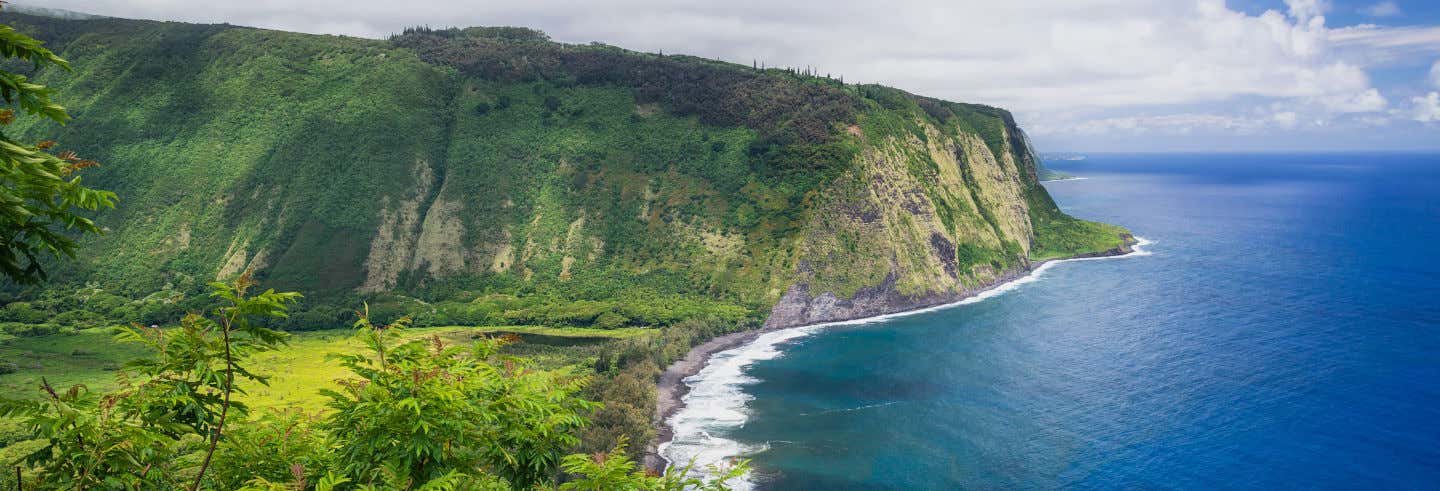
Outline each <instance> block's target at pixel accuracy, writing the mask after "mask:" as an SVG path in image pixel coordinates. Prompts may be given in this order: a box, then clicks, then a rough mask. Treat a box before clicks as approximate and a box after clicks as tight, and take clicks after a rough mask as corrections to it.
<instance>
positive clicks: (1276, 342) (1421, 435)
mask: <svg viewBox="0 0 1440 491" xmlns="http://www.w3.org/2000/svg"><path fill="white" fill-rule="evenodd" d="M1053 167H1055V168H1057V169H1058V170H1062V171H1066V172H1070V173H1072V174H1076V175H1081V176H1085V177H1088V178H1089V179H1088V180H1081V181H1068V182H1055V183H1049V184H1048V187H1049V189H1050V192H1051V194H1053V195H1054V196H1055V198H1056V200H1057V201H1058V202H1059V203H1060V204H1061V206H1062V207H1063V208H1064V209H1065V210H1066V211H1068V212H1069V213H1071V214H1073V215H1076V216H1079V217H1083V218H1089V219H1095V220H1101V221H1106V222H1110V223H1115V224H1121V225H1124V226H1126V227H1129V228H1130V229H1132V230H1133V231H1134V232H1135V233H1136V234H1137V235H1139V236H1142V237H1145V238H1147V239H1150V240H1152V241H1154V244H1153V245H1150V246H1149V247H1148V249H1149V250H1151V251H1153V254H1152V255H1150V256H1145V257H1134V258H1127V259H1117V260H1104V261H1088V262H1070V263H1062V264H1059V265H1057V266H1055V267H1053V268H1051V269H1049V270H1048V271H1047V272H1045V274H1044V275H1043V276H1042V277H1041V279H1040V280H1039V281H1035V282H1033V283H1029V284H1026V285H1023V286H1020V287H1018V288H1016V289H1015V290H1014V291H1011V292H1008V293H1006V294H1003V295H1000V296H998V297H995V298H992V299H989V300H986V301H983V302H980V303H976V304H973V305H966V306H961V307H956V308H952V309H949V310H944V311H939V312H932V313H927V314H919V315H915V316H911V317H904V318H898V319H894V320H891V321H888V322H884V323H879V324H871V325H864V326H840V327H833V328H830V329H828V330H825V331H824V332H822V333H819V334H815V335H813V336H808V337H802V338H799V339H795V340H791V341H787V342H785V343H782V344H781V345H780V347H781V350H782V351H783V352H784V355H783V356H781V357H778V358H775V359H771V360H763V361H759V362H756V363H755V364H754V365H752V366H751V367H750V368H749V371H748V374H749V375H750V376H751V377H753V378H755V379H758V380H759V382H757V383H755V384H753V385H750V386H748V387H747V388H746V389H745V390H746V392H747V393H748V394H750V395H753V396H754V398H755V399H754V400H753V401H751V402H750V403H749V406H748V415H749V419H748V421H747V422H746V423H745V424H744V426H743V427H742V428H740V429H738V430H734V431H732V432H730V433H729V434H728V435H726V437H727V438H732V439H735V440H737V441H739V442H740V443H742V444H746V445H747V446H755V447H768V449H766V450H763V451H759V452H758V453H755V454H753V455H751V457H752V458H753V459H754V461H755V464H756V465H757V467H758V471H757V476H756V480H757V481H758V484H759V486H760V487H761V488H763V489H953V488H978V489H1047V488H1059V487H1067V488H1068V487H1077V488H1107V489H1108V488H1135V489H1170V488H1175V489H1209V488H1359V487H1371V488H1382V489H1387V488H1428V489H1437V488H1440V156H1434V155H1406V154H1386V155H1372V154H1319V155H1213V154H1212V155H1098V156H1091V157H1090V159H1089V160H1086V161H1083V162H1061V163H1055V164H1054V165H1053Z"/></svg>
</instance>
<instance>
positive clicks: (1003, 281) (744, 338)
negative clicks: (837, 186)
mask: <svg viewBox="0 0 1440 491" xmlns="http://www.w3.org/2000/svg"><path fill="white" fill-rule="evenodd" d="M1148 243H1149V242H1148V241H1146V240H1144V239H1139V238H1135V237H1128V238H1126V240H1125V243H1124V244H1123V245H1121V246H1120V247H1116V248H1114V249H1110V250H1108V251H1103V252H1092V253H1084V254H1077V255H1074V256H1070V257H1063V258H1051V259H1044V260H1040V261H1036V262H1033V263H1030V265H1029V266H1028V267H1027V268H1026V269H1025V270H1023V271H1022V272H1020V273H1019V274H1007V275H1002V276H1001V277H999V278H997V280H998V281H996V282H994V283H992V284H990V285H987V286H985V287H984V288H979V289H976V290H972V291H969V292H966V293H964V294H961V295H959V296H956V297H947V298H946V299H945V300H944V301H940V302H931V303H917V304H915V305H911V306H907V308H905V309H901V310H896V311H894V312H888V313H883V314H880V315H870V316H861V317H855V318H851V319H837V320H833V321H826V322H817V323H810V324H804V325H798V326H768V327H762V328H760V329H754V330H750V331H743V332H736V333H730V334H726V335H723V336H719V337H716V338H713V339H710V340H708V341H705V342H703V343H700V344H698V345H696V346H695V347H694V348H691V349H690V351H689V352H687V353H686V354H685V357H684V358H681V359H680V360H679V361H676V362H675V363H672V364H670V366H668V367H665V370H664V371H663V372H661V373H660V378H659V380H658V381H656V383H655V399H656V400H655V415H654V416H653V422H654V424H655V438H654V439H653V440H651V441H650V443H649V444H648V445H646V447H645V457H644V460H643V464H644V466H645V468H646V469H649V470H652V471H655V472H664V470H665V468H666V467H667V466H669V465H670V462H669V461H668V460H667V459H665V457H664V456H662V455H660V446H661V445H664V444H665V443H667V442H669V441H670V440H671V439H672V438H673V437H674V434H675V430H674V428H672V427H671V425H670V423H669V420H670V418H671V417H672V416H674V415H675V413H677V412H679V411H680V410H681V409H684V408H685V401H684V398H685V395H686V394H687V393H689V392H690V386H689V385H687V384H686V383H685V379H686V378H689V377H691V376H693V375H695V374H697V373H699V372H700V370H702V369H704V368H705V366H706V365H707V364H708V363H709V362H710V358H711V357H712V356H714V355H715V354H717V353H720V352H723V351H727V350H731V349H735V348H739V347H741V346H744V345H746V344H749V343H751V342H753V341H755V339H756V338H759V337H760V336H761V335H763V334H767V333H771V332H775V331H781V330H786V329H799V328H805V327H812V326H817V325H826V324H837V323H849V322H856V321H862V320H865V319H874V318H878V317H886V316H894V315H905V314H914V313H920V312H922V311H927V310H932V309H942V308H946V307H951V306H956V305H959V304H962V303H965V302H966V301H968V300H970V299H972V298H975V297H977V296H980V295H982V294H984V293H986V292H990V291H992V290H995V289H996V288H1000V287H1003V286H1005V285H1008V284H1010V283H1013V282H1015V281H1017V280H1020V279H1023V278H1027V277H1030V276H1031V275H1033V274H1035V273H1036V272H1039V271H1041V270H1043V269H1045V266H1046V265H1047V264H1052V263H1057V262H1062V261H1072V260H1081V259H1106V258H1115V257H1123V256H1127V255H1131V254H1135V253H1137V252H1143V251H1141V250H1140V249H1137V248H1135V247H1138V246H1143V245H1146V244H1148Z"/></svg>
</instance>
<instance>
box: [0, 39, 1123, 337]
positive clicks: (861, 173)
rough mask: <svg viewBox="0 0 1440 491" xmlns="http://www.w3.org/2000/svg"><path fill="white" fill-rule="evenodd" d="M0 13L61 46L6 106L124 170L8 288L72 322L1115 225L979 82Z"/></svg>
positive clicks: (1052, 241) (532, 309) (916, 278)
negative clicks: (34, 90)
mask: <svg viewBox="0 0 1440 491" xmlns="http://www.w3.org/2000/svg"><path fill="white" fill-rule="evenodd" d="M0 22H4V23H8V24H12V25H14V26H16V28H17V29H19V30H20V31H21V32H25V33H28V34H30V35H32V36H35V37H37V38H40V39H45V40H47V43H48V44H47V46H49V47H50V48H51V49H53V50H55V51H56V52H57V53H58V54H60V55H61V56H63V57H65V58H66V59H67V60H69V61H70V62H71V64H72V67H73V71H70V72H66V71H63V70H53V69H51V70H45V71H42V72H41V73H37V74H35V78H36V79H37V80H38V81H39V82H41V83H44V84H47V85H49V86H51V87H53V88H55V89H56V91H57V92H58V93H59V94H61V98H60V102H61V103H62V104H64V105H65V106H66V107H67V108H68V109H69V110H70V112H71V114H72V115H73V116H74V117H75V119H74V121H73V122H72V123H71V124H69V125H67V126H64V127H57V126H54V125H44V124H33V125H32V126H28V127H27V126H22V123H17V124H16V126H17V127H15V128H12V131H16V132H17V134H18V135H22V136H24V137H25V138H30V139H39V138H46V139H54V140H58V141H59V142H60V143H61V145H62V146H63V147H64V148H66V149H72V150H75V151H77V152H78V153H80V154H81V155H84V156H86V157H87V158H92V159H95V160H98V161H100V162H102V163H103V164H104V165H103V166H102V167H101V168H99V169H94V172H93V173H92V174H87V178H86V179H87V182H89V183H91V184H92V185H95V186H97V187H100V188H103V189H108V190H111V191H114V192H116V193H117V194H118V195H119V196H120V197H121V202H120V206H118V207H117V208H116V209H115V210H111V211H106V212H105V214H103V215H102V216H100V217H98V220H97V221H98V222H99V223H101V224H102V225H104V226H106V227H108V228H109V230H110V233H108V234H106V235H103V236H100V237H90V238H85V239H84V243H83V247H82V250H81V251H82V252H81V254H80V255H79V256H80V260H78V261H74V262H65V263H61V264H57V265H56V268H58V269H56V270H55V273H54V275H53V278H54V280H53V281H52V283H51V285H50V286H49V287H47V288H46V289H43V290H22V289H19V288H10V291H11V294H12V296H13V297H15V298H16V299H19V300H28V301H31V303H30V304H29V305H30V308H37V309H40V310H43V311H45V312H48V313H50V314H56V315H58V314H62V313H64V312H67V311H70V310H84V311H86V312H89V313H88V314H84V315H81V314H76V315H73V316H72V317H84V319H78V320H74V321H73V322H72V321H55V322H60V323H61V324H64V323H65V322H72V323H74V324H76V326H75V327H85V323H87V322H88V323H91V324H94V323H101V324H103V323H105V322H114V321H138V322H144V323H147V324H148V323H161V322H165V321H171V320H174V319H175V318H177V317H178V316H179V315H180V313H181V312H184V311H186V310H194V309H195V308H197V306H199V305H203V303H204V302H206V301H207V300H206V299H205V297H204V296H203V295H202V291H203V285H204V284H205V283H206V282H209V281H213V280H216V279H224V278H228V277H233V276H234V275H236V274H238V273H240V272H242V271H244V270H247V269H248V270H252V271H254V272H255V276H256V278H257V279H258V280H259V281H260V282H261V283H263V284H265V285H266V286H267V287H274V288H276V289H279V290H298V291H301V292H304V293H305V294H306V296H307V299H306V301H305V304H304V305H303V306H302V307H301V308H300V312H299V313H297V314H296V315H295V316H294V317H293V318H292V320H291V321H290V325H289V326H288V327H294V328H316V327H332V326H335V327H338V326H341V325H345V324H347V323H348V322H349V312H350V310H351V309H353V308H354V306H355V305H357V304H358V303H359V301H360V300H362V299H366V300H370V301H371V302H372V303H373V304H374V305H375V306H376V308H377V309H378V311H379V312H381V313H382V317H383V316H384V315H387V313H388V315H399V314H401V313H413V314H417V322H418V323H420V324H421V325H452V324H470V325H501V324H542V325H569V326H580V327H587V326H591V327H607V328H613V327H621V326H626V325H631V326H648V325H665V324H669V323H673V322H675V321H678V320H680V319H683V318H689V317H696V316H701V315H704V316H719V317H721V318H727V319H735V320H739V319H745V318H751V319H764V318H765V317H766V316H767V313H768V312H769V310H770V308H771V306H772V305H774V304H775V303H776V302H777V301H778V300H780V299H781V298H782V296H784V295H786V294H787V292H789V291H792V290H794V289H795V288H796V287H797V285H803V286H804V288H805V291H807V292H808V293H809V295H811V296H818V295H821V294H822V293H830V294H832V295H833V296H836V297H839V298H849V297H852V296H855V295H856V294H857V293H858V292H861V291H863V290H866V289H876V288H879V289H882V290H886V291H887V292H891V293H894V294H898V295H901V296H902V297H904V298H912V297H913V298H921V297H926V296H930V297H934V296H936V295H940V296H944V295H955V294H961V293H963V292H966V291H970V290H973V289H975V288H978V287H980V286H984V285H988V284H990V283H991V282H993V281H995V280H997V279H998V278H1001V277H1003V276H1005V275H1006V274H1010V273H1013V272H1014V271H1017V270H1021V269H1023V268H1025V267H1026V266H1027V265H1028V264H1029V262H1030V261H1031V260H1033V259H1041V258H1051V257H1061V256H1068V255H1073V254H1078V253H1093V252H1099V251H1104V250H1107V249H1112V248H1116V247H1121V246H1122V238H1121V236H1122V234H1123V233H1124V231H1123V230H1121V229H1119V228H1115V227H1110V226H1105V225H1100V224H1094V223H1091V222H1084V221H1079V220H1075V219H1072V218H1070V217H1068V216H1066V215H1064V214H1062V213H1060V211H1059V210H1058V209H1057V208H1056V207H1055V204H1054V203H1053V201H1051V199H1050V197H1049V196H1048V194H1046V192H1045V190H1044V188H1042V187H1041V186H1040V185H1039V184H1038V183H1037V181H1036V158H1035V157H1034V155H1033V154H1032V153H1031V151H1030V150H1029V148H1028V144H1027V143H1026V142H1025V139H1024V136H1023V133H1021V132H1020V130H1019V128H1018V127H1017V126H1016V125H1015V123H1014V121H1013V119H1012V118H1011V117H1010V115H1009V114H1008V113H1007V112H1005V111H1003V110H1000V109H995V108H991V107H986V106H977V105H967V104H956V103H950V102H945V101H938V100H933V99H928V98H923V97H917V96H913V95H910V94H906V93H904V92H901V91H898V90H894V89H889V88H885V87H880V86H855V85H846V84H843V83H841V82H839V81H837V80H833V79H829V78H824V77H815V76H810V75H806V74H800V73H794V72H792V71H787V70H778V69H769V70H757V69H755V68H753V67H748V66H741V65H735V64H729V63H722V62H717V61H712V60H705V59H699V58H693V57H686V56H671V55H665V56H662V55H657V54H648V53H637V52H632V51H626V50H623V49H619V48H615V47H610V46H605V45H600V44H590V45H570V44H561V43H556V42H552V41H550V40H548V39H547V38H546V37H545V35H544V34H542V33H539V32H537V31H533V30H528V29H521V28H469V29H451V30H435V31H432V30H425V29H421V30H414V31H409V32H406V33H404V34H401V35H398V36H395V37H393V38H391V39H389V40H367V39H357V38H348V37H335V36H317V35H306V34H295V33H286V32H277V31H269V30H261V29H252V28H244V27H235V26H229V25H195V24H183V23H168V22H163V23H162V22H151V21H132V20H122V19H90V20H60V19H52V18H43V17H34V16H27V15H18V14H7V15H3V16H0ZM22 68H23V67H22ZM32 123H33V122H32ZM96 298H98V299H101V300H103V302H100V303H102V304H104V305H106V307H104V308H97V307H96V305H90V304H88V302H91V301H92V299H96ZM82 307H83V308H82ZM9 310H10V309H7V311H6V312H5V313H4V316H7V318H5V319H4V320H7V321H24V319H21V318H19V314H14V313H12V312H9ZM834 315H844V314H843V313H842V314H834ZM97 317H98V319H96V318H97ZM62 327H63V326H62Z"/></svg>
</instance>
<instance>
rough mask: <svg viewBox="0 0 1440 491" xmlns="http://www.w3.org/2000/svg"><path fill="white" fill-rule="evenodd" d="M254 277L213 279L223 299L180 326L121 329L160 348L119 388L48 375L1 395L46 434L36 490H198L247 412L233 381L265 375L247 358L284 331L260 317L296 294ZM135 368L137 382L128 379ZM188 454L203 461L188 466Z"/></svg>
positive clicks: (3, 404)
mask: <svg viewBox="0 0 1440 491" xmlns="http://www.w3.org/2000/svg"><path fill="white" fill-rule="evenodd" d="M252 286H253V284H252V283H251V282H250V279H249V275H248V274H245V275H241V276H240V278H239V279H237V280H235V282H234V283H232V284H225V283H213V284H211V287H212V288H213V289H214V291H213V293H211V295H212V296H214V297H216V298H218V299H220V300H221V301H222V302H223V304H224V305H223V306H222V307H219V308H217V309H215V311H214V312H213V313H212V317H204V316H200V315H197V314H191V315H188V316H186V317H185V319H184V320H183V321H182V323H181V325H180V327H179V328H168V329H160V328H145V327H140V326H136V327H133V328H123V329H121V330H120V332H119V334H117V336H116V338H117V339H118V340H120V341H126V342H135V343H140V344H144V345H145V346H148V347H149V348H150V349H151V350H152V352H153V353H154V355H152V356H149V357H145V358H140V359H137V360H134V361H131V362H129V363H127V364H126V372H125V373H124V374H123V375H122V377H121V381H122V383H123V385H122V388H121V390H119V391H118V392H115V393H111V394H106V395H104V396H103V397H96V396H95V395H93V394H92V393H90V391H88V390H87V389H86V388H85V387H84V386H82V385H76V386H73V387H70V388H69V389H68V390H65V391H63V392H62V391H57V390H55V388H53V387H51V386H50V384H49V382H44V383H42V385H41V389H42V391H43V394H42V396H41V399H40V400H38V401H30V400H7V399H0V417H18V418H21V419H22V420H24V422H25V424H26V426H27V427H28V428H29V429H30V431H31V434H32V436H33V438H34V439H36V440H42V441H44V442H46V444H45V446H43V447H41V448H39V449H38V450H36V451H35V452H33V453H31V454H30V455H29V456H27V457H26V461H27V462H28V463H29V464H31V465H32V466H34V467H35V468H36V470H37V471H38V473H39V474H40V476H41V478H40V479H38V480H37V481H38V482H37V484H36V486H35V489H113V488H117V487H124V488H129V489H178V488H181V487H184V486H188V487H189V489H191V490H192V491H193V490H195V489H199V488H200V486H201V483H202V481H203V479H204V478H205V471H206V469H207V468H208V467H209V465H210V461H211V457H212V456H213V455H214V452H215V449H216V446H217V444H218V442H219V441H220V439H221V438H222V436H223V432H224V429H225V424H226V420H227V417H228V416H229V415H230V412H231V411H232V410H233V411H235V412H237V413H240V414H242V415H243V414H244V413H245V412H246V409H247V408H246V407H245V406H244V405H243V404H240V403H238V402H232V401H231V400H230V397H231V395H232V394H233V393H236V392H243V389H242V388H241V387H240V386H239V385H237V382H238V381H240V380H249V381H253V382H258V383H261V384H264V383H265V377H264V376H261V375H258V374H255V373H252V372H251V371H250V370H248V369H247V368H246V363H245V362H246V360H247V359H248V358H249V356H250V355H252V354H254V353H257V352H261V351H268V350H273V349H275V348H276V347H278V346H279V345H280V344H282V343H283V342H284V339H285V336H286V335H285V333H281V332H278V331H273V330H270V329H266V328H264V327H261V326H259V324H258V323H256V322H255V321H254V318H257V317H284V316H285V310H286V308H287V306H288V304H290V303H293V302H294V301H295V300H296V299H298V298H299V294H297V293H276V292H275V291H274V290H266V291H265V292H263V293H260V294H257V295H250V294H248V291H249V289H250V288H251V287H252ZM132 376H138V379H139V380H138V383H135V384H130V383H128V381H129V379H130V377H132ZM197 437H198V438H197ZM182 455H203V460H202V461H201V462H200V463H199V465H198V466H192V465H189V464H187V462H185V461H184V459H179V458H177V457H179V456H182ZM182 471H183V472H182ZM182 474H186V475H188V476H190V478H189V479H182V478H181V475H182ZM182 481H184V482H183V483H182Z"/></svg>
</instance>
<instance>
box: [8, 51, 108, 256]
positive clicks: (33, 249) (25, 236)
mask: <svg viewBox="0 0 1440 491" xmlns="http://www.w3.org/2000/svg"><path fill="white" fill-rule="evenodd" d="M41 45H42V43H41V42H40V41H38V40H35V39H34V38H31V37H29V36H26V35H24V34H21V33H19V32H16V31H15V29H14V28H12V27H10V26H5V25H0V57H4V58H8V59H19V60H23V61H28V62H30V63H31V64H33V65H34V67H35V69H37V70H38V69H40V68H43V67H46V66H56V67H60V68H64V69H66V70H69V68H70V66H69V65H68V64H67V63H66V62H65V60H63V59H61V58H60V57H59V56H56V55H55V53H52V52H50V50H48V49H45V48H43V47H42V46H41ZM51 95H52V91H51V90H50V89H49V88H47V87H45V86H44V85H40V84H36V83H34V82H31V81H30V80H29V78H28V77H26V76H25V75H21V74H18V73H12V72H9V71H5V70H3V69H0V99H3V100H4V101H5V104H7V105H11V106H15V105H18V106H19V107H20V109H21V110H22V111H24V112H25V113H26V114H29V115H31V116H39V117H42V118H46V119H49V120H51V121H54V122H56V123H59V124H65V122H66V121H67V120H69V119H70V116H69V114H67V113H66V112H65V108H64V107H61V106H60V105H59V104H56V103H55V102H53V101H52V100H51V99H50V97H51ZM15 118H16V114H15V110H14V109H0V127H3V126H4V125H8V124H10V123H12V122H14V121H15ZM54 146H55V142H53V141H42V142H39V143H36V144H26V143H21V142H19V141H16V140H14V139H12V138H10V136H9V135H6V134H5V133H4V132H3V131H0V275H4V276H5V277H8V278H10V279H11V280H12V281H15V282H16V283H21V284H33V283H37V282H40V281H44V280H45V279H46V278H47V275H46V272H45V269H44V267H43V266H42V265H41V261H42V257H43V256H45V255H47V254H48V255H52V256H68V257H74V255H75V246H76V243H75V239H74V237H72V236H71V234H72V233H75V232H78V233H80V234H87V233H90V234H99V233H101V232H102V229H101V228H100V227H99V226H98V225H96V224H95V222H94V221H92V220H90V219H88V218H85V217H82V216H80V215H77V214H76V213H75V211H76V210H77V209H80V210H89V211H94V210H98V209H100V208H113V207H114V206H115V194H114V193H111V192H109V191H100V190H95V189H91V188H88V187H85V186H84V185H82V184H81V182H80V176H79V175H78V171H80V170H81V169H84V168H87V167H94V166H96V165H99V164H97V163H96V162H95V161H93V160H85V159H81V158H80V157H78V156H77V155H75V153H74V152H60V153H58V154H54V155H52V154H50V153H48V152H47V150H48V149H50V148H52V147H54Z"/></svg>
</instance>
